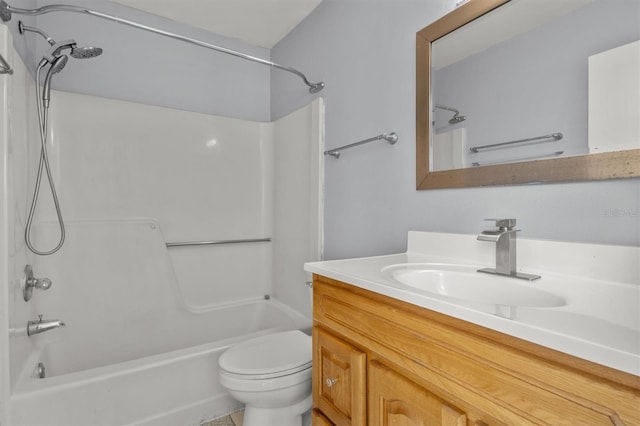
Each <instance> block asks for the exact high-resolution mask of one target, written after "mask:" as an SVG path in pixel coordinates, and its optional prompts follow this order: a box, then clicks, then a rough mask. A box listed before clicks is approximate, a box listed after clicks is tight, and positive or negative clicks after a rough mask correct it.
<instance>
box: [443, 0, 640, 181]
mask: <svg viewBox="0 0 640 426" xmlns="http://www.w3.org/2000/svg"><path fill="white" fill-rule="evenodd" d="M525 2H529V3H531V2H534V3H536V6H535V7H536V8H537V9H536V10H538V9H540V8H541V7H542V6H541V5H542V4H543V2H540V1H539V0H512V1H511V2H510V3H507V4H506V5H504V6H502V7H501V8H500V9H498V10H497V11H494V12H492V13H490V14H488V15H485V16H484V17H482V18H480V19H478V20H476V22H473V23H472V25H478V26H479V25H481V24H483V22H482V21H483V20H486V21H487V23H486V25H488V26H487V27H485V29H483V30H482V31H481V32H482V33H485V34H489V35H492V34H491V33H492V32H494V33H497V32H498V31H499V30H498V29H497V26H496V25H495V24H491V22H490V21H489V19H494V18H495V16H496V15H497V14H498V13H501V12H502V9H503V8H515V7H518V3H525ZM545 3H546V2H545ZM548 3H550V4H551V3H556V4H557V3H558V2H548ZM561 3H563V4H565V5H568V4H569V3H572V2H570V1H563V2H561ZM573 3H574V7H577V8H575V9H573V10H568V11H567V10H563V11H562V15H561V16H556V17H554V18H553V19H552V20H550V21H548V22H546V23H541V24H540V25H538V26H536V27H535V28H532V29H530V30H529V31H527V32H524V33H519V34H517V35H515V36H512V37H510V38H508V39H504V37H502V38H503V39H502V41H500V42H498V43H494V44H492V45H491V46H489V47H486V48H484V49H483V50H480V51H476V52H475V53H473V54H471V55H467V56H466V57H464V58H462V59H460V60H457V61H455V62H453V63H448V62H450V61H451V59H448V58H445V56H444V55H443V54H442V53H443V52H439V50H440V49H442V50H444V47H445V46H446V50H447V54H449V53H450V50H451V46H452V45H453V44H454V43H455V41H454V40H453V38H454V37H455V36H456V33H457V32H459V31H460V30H458V31H456V32H454V33H451V34H449V35H447V36H445V37H443V38H442V39H440V40H437V41H436V42H434V43H433V50H432V65H433V67H432V105H433V106H435V105H442V106H447V107H450V108H453V109H457V110H459V112H460V115H464V116H465V117H466V119H465V120H464V121H460V122H450V120H451V119H452V117H453V115H454V113H453V112H452V111H450V110H447V109H445V108H434V114H433V122H432V124H433V132H434V133H433V134H434V137H433V138H432V150H433V152H432V160H433V161H435V162H436V163H435V164H434V165H432V167H431V170H432V171H437V170H447V169H456V168H462V167H473V166H474V165H490V164H496V163H503V162H515V161H529V160H532V159H538V158H539V159H543V158H551V157H553V156H557V155H562V156H573V155H582V154H587V153H589V147H588V140H589V125H588V122H589V120H588V118H589V107H588V104H589V102H588V99H589V91H588V87H589V84H590V77H589V68H590V67H589V63H590V60H589V57H592V56H594V55H598V54H601V53H602V52H606V51H609V50H611V49H615V48H618V47H619V46H623V45H627V44H629V43H632V42H635V41H637V40H639V39H640V22H639V20H638V17H639V16H640V1H638V0H577V1H576V2H573ZM533 19H534V18H533V17H532V18H531V19H530V20H533ZM493 35H495V34H493ZM497 37H499V38H500V37H501V36H497ZM636 46H640V45H636ZM636 50H637V49H636ZM592 62H593V61H592ZM601 62H602V61H601ZM601 68H602V67H601ZM605 68H606V67H605ZM615 68H616V67H614V69H615ZM592 74H594V73H593V71H592ZM605 74H606V73H605ZM627 74H629V75H632V74H631V73H627ZM593 78H594V77H592V79H593ZM604 78H609V79H613V80H619V77H618V76H614V77H606V75H605V77H604ZM635 80H636V81H640V74H639V73H637V72H636V73H635ZM591 84H592V86H593V83H591ZM599 86H600V87H606V84H605V85H603V84H599ZM626 86H628V85H624V84H623V85H620V84H618V86H617V87H618V89H617V90H618V92H619V93H618V95H616V96H618V97H621V96H622V97H623V98H624V99H625V101H624V102H626V103H627V105H629V104H631V107H630V110H631V111H633V105H638V104H640V91H638V89H636V90H635V92H633V90H632V88H633V86H629V89H630V90H629V92H628V96H625V87H626ZM636 87H638V86H636ZM601 92H604V95H601V96H604V98H611V96H612V95H611V94H612V90H609V89H604V90H601ZM634 96H635V98H634ZM592 97H593V95H592ZM616 102H620V103H621V107H622V108H624V106H622V105H625V103H624V102H622V101H619V100H616V99H615V98H613V99H610V101H609V103H608V104H607V105H608V106H601V108H604V109H605V110H610V105H611V104H612V103H613V104H615V103H616ZM597 103H598V104H599V105H600V104H602V102H600V101H598V102H597ZM602 105H604V104H602ZM636 108H637V107H636ZM592 111H594V110H593V108H592ZM591 114H592V115H593V114H594V112H592V113H591ZM629 114H633V112H629ZM636 114H637V112H636ZM598 115H600V116H601V114H598ZM601 122H602V120H601ZM617 125H618V123H617V122H614V121H610V120H607V126H617ZM628 125H629V126H632V124H628ZM635 126H636V127H638V118H637V116H636V117H635ZM602 127H603V126H602V125H601V126H600V127H599V131H600V132H601V133H602V132H606V131H607V130H606V126H604V127H605V130H602ZM592 132H593V131H592ZM554 133H562V139H560V140H554V139H553V138H550V139H548V140H541V141H536V142H537V143H521V144H514V145H510V146H507V147H505V146H503V147H499V148H494V149H488V150H481V152H477V153H472V152H471V151H470V150H469V148H470V147H473V146H482V145H489V144H495V143H500V142H506V141H513V140H522V139H526V138H532V137H537V136H541V135H550V134H554ZM635 144H636V146H635V147H634V146H633V141H632V142H631V144H626V145H620V148H619V149H632V148H640V140H638V139H636V141H635ZM615 149H618V148H616V147H615V146H614V147H613V148H610V149H609V150H615ZM559 153H561V154H559ZM438 159H441V160H438ZM438 161H440V164H438V163H437V162H438Z"/></svg>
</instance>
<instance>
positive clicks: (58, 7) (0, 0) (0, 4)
mask: <svg viewBox="0 0 640 426" xmlns="http://www.w3.org/2000/svg"><path fill="white" fill-rule="evenodd" d="M51 12H74V13H83V14H87V15H91V16H95V17H97V18H102V19H106V20H109V21H113V22H116V23H119V24H124V25H128V26H130V27H133V28H138V29H140V30H143V31H149V32H152V33H154V34H159V35H162V36H165V37H169V38H173V39H175V40H180V41H184V42H186V43H191V44H194V45H196V46H200V47H206V48H207V49H212V50H215V51H218V52H221V53H226V54H227V55H232V56H236V57H238V58H242V59H247V60H249V61H253V62H257V63H259V64H263V65H268V66H270V67H274V68H278V69H280V70H283V71H287V72H290V73H292V74H295V75H297V76H298V77H300V78H301V79H302V81H304V84H306V85H307V86H309V92H311V93H317V92H319V91H321V90H322V89H323V88H324V82H322V81H320V82H318V83H311V82H310V81H309V80H307V77H306V76H305V75H304V74H303V73H302V72H300V71H298V70H297V69H295V68H292V67H288V66H285V65H280V64H276V63H275V62H271V61H267V60H265V59H261V58H257V57H255V56H250V55H247V54H245V53H242V52H238V51H236V50H232V49H227V48H226V47H222V46H218V45H215V44H211V43H207V42H204V41H202V40H198V39H195V38H191V37H187V36H183V35H181V34H176V33H172V32H169V31H165V30H161V29H158V28H154V27H151V26H149V25H144V24H140V23H138V22H135V21H130V20H128V19H123V18H119V17H117V16H113V15H109V14H106V13H102V12H98V11H96V10H92V9H88V8H85V7H80V6H73V5H67V4H51V5H47V6H42V7H39V8H37V9H20V8H17V7H13V6H10V5H9V4H7V2H5V1H4V0H0V18H1V19H2V20H3V21H4V22H8V21H10V20H11V15H12V14H13V13H17V14H18V15H44V14H46V13H51Z"/></svg>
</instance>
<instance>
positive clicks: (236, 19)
mask: <svg viewBox="0 0 640 426" xmlns="http://www.w3.org/2000/svg"><path fill="white" fill-rule="evenodd" d="M115 1H116V2H117V3H121V4H124V5H126V6H130V7H133V8H136V9H140V10H144V11H146V12H149V13H153V14H155V15H160V16H164V17H166V18H169V19H172V20H174V21H177V22H182V23H185V24H188V25H191V26H194V27H199V28H203V29H206V30H208V31H211V32H213V33H216V34H220V35H223V36H226V37H231V38H236V39H239V40H242V41H244V42H246V43H249V44H252V45H254V46H260V47H266V48H268V49H270V48H272V47H273V46H274V45H275V44H276V43H278V42H279V41H280V40H282V38H284V36H286V35H287V34H288V33H289V31H291V30H292V29H293V28H294V27H295V26H296V25H298V24H299V23H300V21H302V20H303V19H304V18H305V17H306V16H307V15H308V14H309V13H311V11H313V9H315V8H316V6H318V4H320V2H321V1H322V0H115Z"/></svg>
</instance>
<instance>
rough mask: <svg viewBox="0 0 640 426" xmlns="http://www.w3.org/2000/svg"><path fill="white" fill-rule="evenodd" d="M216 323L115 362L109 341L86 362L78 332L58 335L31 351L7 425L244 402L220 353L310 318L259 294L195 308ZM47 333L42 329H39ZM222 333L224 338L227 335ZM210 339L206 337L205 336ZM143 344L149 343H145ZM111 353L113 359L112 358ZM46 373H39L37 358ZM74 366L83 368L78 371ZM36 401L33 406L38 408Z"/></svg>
mask: <svg viewBox="0 0 640 426" xmlns="http://www.w3.org/2000/svg"><path fill="white" fill-rule="evenodd" d="M198 320H199V321H201V322H202V324H208V325H209V326H211V327H212V328H215V326H216V324H217V325H218V329H217V330H213V331H212V332H211V333H213V334H217V336H216V337H215V338H216V340H215V341H212V342H210V343H201V342H200V340H202V339H204V338H205V337H202V336H201V334H200V333H192V335H191V338H192V339H193V340H194V343H195V344H193V345H191V346H189V344H188V343H186V342H180V344H182V345H186V346H185V348H184V349H177V350H172V351H169V352H165V353H161V354H156V355H150V356H145V357H141V358H138V359H132V360H127V361H120V362H114V361H113V359H120V358H122V357H123V354H122V353H119V352H118V348H114V350H113V351H112V352H113V353H111V354H105V355H104V356H103V357H102V358H99V360H100V361H96V359H95V358H94V359H93V362H94V364H96V365H98V364H104V365H101V366H94V367H89V368H84V366H87V365H88V364H87V362H86V360H85V359H84V358H87V357H90V356H91V350H90V349H89V348H87V347H86V344H85V343H84V342H82V341H81V339H76V340H74V339H63V340H61V339H55V338H50V341H48V342H45V343H43V344H42V345H40V347H36V349H35V350H34V351H33V352H32V354H31V356H30V358H29V360H28V361H27V363H26V366H25V369H24V371H23V373H22V375H21V377H20V379H19V380H18V383H17V385H16V388H15V390H14V392H13V393H12V397H11V402H10V424H11V425H69V426H70V425H82V426H88V425H128V424H137V425H172V426H173V425H180V426H182V425H184V426H186V425H196V424H200V423H202V422H203V421H206V420H210V419H213V418H216V417H220V416H223V415H226V414H229V413H232V412H234V411H237V410H239V409H241V408H242V405H241V404H239V403H237V402H236V401H234V400H233V399H232V398H231V397H230V396H229V395H228V394H227V393H226V392H225V390H224V389H223V388H222V387H221V386H220V384H219V383H218V357H219V356H220V355H221V354H222V352H224V351H225V350H226V349H227V348H228V347H229V346H231V345H233V344H235V343H237V342H240V341H243V340H245V339H248V338H251V337H255V336H259V335H262V334H265V333H270V332H275V331H284V330H289V329H301V328H304V327H308V326H309V325H310V324H309V320H308V319H306V318H305V317H303V316H301V315H300V314H298V313H297V312H295V311H293V310H292V309H290V308H288V307H287V306H285V305H283V304H282V303H280V302H278V301H277V300H274V299H270V300H259V301H252V302H246V303H241V304H236V305H233V306H226V307H222V308H219V309H216V310H213V311H210V312H207V313H205V314H198ZM43 336H44V335H43ZM225 336H226V337H225ZM206 338H208V337H206ZM145 346H146V345H145ZM111 358H113V359H111ZM40 362H42V363H44V365H45V368H46V377H45V378H42V379H40V378H36V377H37V376H36V368H37V365H38V363H40ZM78 368H84V369H81V370H80V371H77V369H78ZM35 408H37V409H35Z"/></svg>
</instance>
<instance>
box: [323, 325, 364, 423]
mask: <svg viewBox="0 0 640 426" xmlns="http://www.w3.org/2000/svg"><path fill="white" fill-rule="evenodd" d="M366 398H367V392H366V355H365V353H364V352H362V351H360V350H358V349H357V348H355V347H354V346H352V345H350V344H349V343H347V342H345V341H343V340H342V339H340V338H338V337H336V336H334V335H332V334H330V333H327V332H326V331H324V330H322V329H320V328H318V327H314V328H313V401H314V405H315V406H316V407H317V408H318V409H320V411H322V413H323V414H324V415H325V416H327V418H328V419H329V420H331V421H332V422H333V423H335V424H337V425H358V426H364V425H366ZM319 424H322V423H319Z"/></svg>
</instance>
